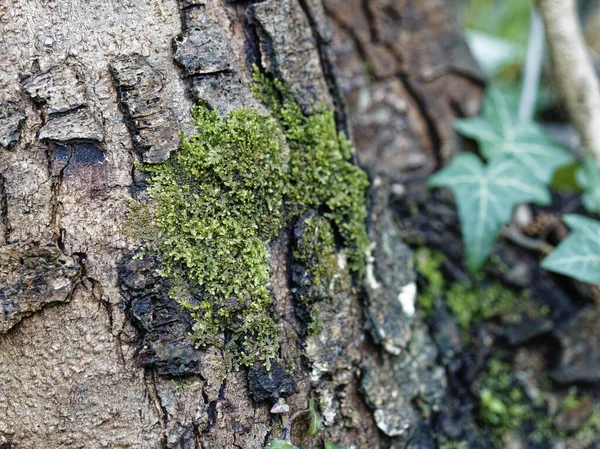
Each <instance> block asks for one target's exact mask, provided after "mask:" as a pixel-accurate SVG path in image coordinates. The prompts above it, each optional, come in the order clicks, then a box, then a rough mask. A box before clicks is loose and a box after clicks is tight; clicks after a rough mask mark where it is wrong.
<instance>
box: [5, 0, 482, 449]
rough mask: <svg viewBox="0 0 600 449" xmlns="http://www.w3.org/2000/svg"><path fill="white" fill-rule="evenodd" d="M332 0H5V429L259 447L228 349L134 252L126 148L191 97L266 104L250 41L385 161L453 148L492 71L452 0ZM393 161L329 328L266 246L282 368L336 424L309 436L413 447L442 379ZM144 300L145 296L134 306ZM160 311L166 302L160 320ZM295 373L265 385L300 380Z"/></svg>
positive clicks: (427, 162) (185, 124) (181, 115)
mask: <svg viewBox="0 0 600 449" xmlns="http://www.w3.org/2000/svg"><path fill="white" fill-rule="evenodd" d="M324 3H325V5H323V4H322V3H321V1H320V0H265V1H262V2H251V1H217V0H212V1H211V0H205V1H201V0H180V1H179V2H177V1H175V0H127V1H125V0H121V1H112V2H109V1H100V0H94V1H83V0H73V1H60V0H59V1H54V2H39V1H31V2H30V1H26V2H25V1H24V2H21V1H10V2H6V3H4V4H3V5H0V36H1V37H0V61H3V63H2V64H1V65H2V69H0V86H1V89H0V146H1V148H0V194H1V200H0V214H1V220H0V244H2V245H4V247H3V249H1V251H2V252H1V253H0V260H2V261H3V262H2V263H3V267H2V270H0V291H1V293H2V295H1V296H0V305H1V306H2V309H0V312H3V315H2V314H0V447H2V448H3V449H4V448H14V449H39V448H42V447H43V448H102V447H108V448H132V449H133V448H182V449H183V448H185V449H189V448H198V449H200V448H215V449H217V448H233V447H238V448H252V449H256V448H262V447H263V446H264V444H265V443H266V441H268V440H269V439H270V438H274V437H280V436H281V424H280V421H279V417H278V416H274V415H271V414H270V413H269V410H270V407H271V403H270V402H269V401H268V400H264V401H260V402H256V401H255V399H261V398H262V397H261V396H260V394H258V393H257V391H255V390H253V389H252V388H250V386H249V381H248V376H249V372H248V370H241V371H238V372H226V371H225V362H224V360H223V356H222V354H221V353H220V352H219V351H217V350H214V349H210V348H209V349H207V350H205V351H194V350H193V349H192V348H191V344H190V342H189V341H188V340H187V338H186V329H187V327H186V326H188V325H189V323H188V321H187V318H186V317H185V316H184V315H182V313H181V311H180V310H176V308H175V306H173V305H172V304H169V303H168V301H167V300H165V296H164V291H163V290H164V289H163V290H161V288H162V287H161V286H160V281H158V280H156V279H153V278H152V277H151V276H150V275H149V274H148V273H149V272H150V271H151V270H149V268H148V267H145V266H139V265H135V264H133V263H132V262H131V260H130V258H131V255H132V254H133V251H134V250H135V249H136V248H138V247H139V244H140V242H138V241H136V240H135V238H133V237H131V236H129V235H128V234H127V233H125V232H124V230H125V227H126V223H125V217H126V211H127V209H128V204H129V202H130V201H131V200H132V197H136V195H143V185H142V184H141V183H140V179H141V176H140V173H139V172H138V171H137V169H136V168H135V166H134V163H135V162H136V161H144V162H150V163H152V162H160V161H164V160H165V159H166V158H167V157H168V156H169V154H170V153H171V152H173V151H175V150H176V149H177V145H178V133H179V131H180V130H183V131H184V132H191V130H192V128H191V122H190V108H191V106H192V105H193V103H194V101H195V100H197V99H201V100H203V101H206V102H207V103H208V104H209V105H210V106H211V107H213V108H215V109H216V110H217V111H218V112H219V113H221V114H223V115H226V114H227V113H228V112H230V111H231V110H233V109H235V108H239V107H257V108H259V109H261V110H263V112H266V111H265V110H264V108H263V107H262V106H261V105H260V104H258V102H257V101H256V100H255V99H254V98H253V97H252V95H251V92H250V89H249V87H248V84H249V81H250V78H251V65H252V64H253V63H256V64H258V65H259V66H260V67H262V68H263V69H264V70H266V71H267V72H269V73H271V74H273V75H274V76H276V77H279V78H281V79H282V80H284V81H285V82H286V83H288V84H289V86H290V88H291V91H292V92H293V94H294V95H295V96H296V98H297V99H298V101H299V102H300V103H301V104H302V106H303V108H304V109H305V110H306V111H310V110H311V107H312V102H313V101H324V102H325V103H326V104H327V105H329V106H331V107H333V108H335V109H336V112H337V119H338V126H339V128H340V129H342V130H347V131H348V132H349V133H350V134H351V135H353V136H354V138H355V142H356V144H357V148H358V150H359V153H360V156H361V158H362V160H363V161H364V162H365V163H367V164H372V165H376V166H377V169H378V170H380V171H383V172H386V173H385V175H386V176H391V177H392V178H394V179H401V178H402V173H404V172H405V171H406V170H412V171H413V172H417V173H422V174H423V175H425V174H427V173H430V172H431V171H432V170H433V169H434V168H435V167H436V165H438V164H441V163H444V162H445V161H447V160H448V159H449V157H450V156H451V154H453V153H454V152H455V151H456V148H457V142H458V140H457V137H456V135H455V134H454V132H453V131H452V128H451V121H452V119H453V118H454V117H456V116H461V115H465V114H471V113H474V112H475V111H476V109H477V104H478V103H477V100H478V97H479V91H480V84H481V75H480V74H479V72H478V71H477V70H476V69H474V68H473V67H474V64H473V61H472V59H471V58H470V56H469V54H468V51H467V50H466V47H465V46H464V43H463V42H462V39H461V37H460V35H459V34H458V33H457V31H456V28H455V27H454V26H453V25H452V23H451V21H449V18H448V13H447V11H446V8H445V7H444V5H443V3H441V2H440V1H438V0H435V1H431V0H428V1H424V2H423V1H404V0H396V1H392V0H378V1H374V2H362V1H360V0H348V1H340V0H327V1H325V2H324ZM346 105H347V106H346ZM386 176H384V177H383V178H379V177H377V178H374V180H375V181H374V184H375V186H376V187H377V189H375V190H374V193H373V195H372V201H374V203H373V204H374V206H373V211H374V212H373V214H374V215H372V217H371V227H370V236H371V238H372V240H373V248H372V256H373V257H372V259H371V265H370V267H369V271H368V273H370V277H369V278H368V279H367V283H366V292H367V297H368V298H369V299H370V302H369V301H367V300H366V299H365V298H364V297H363V295H361V294H358V292H359V290H352V291H347V292H343V294H340V295H337V296H336V297H335V298H334V300H333V301H332V302H331V303H323V304H321V305H320V306H319V307H320V315H321V319H322V321H323V322H324V323H327V325H326V326H325V328H324V330H323V332H322V333H321V334H319V335H316V336H307V335H306V329H303V324H302V323H301V322H300V320H299V319H298V317H297V314H296V311H295V302H294V299H293V295H292V294H291V285H290V279H289V274H288V273H289V267H288V263H291V262H290V261H291V258H290V257H289V254H290V251H291V247H292V246H293V244H294V243H293V241H292V236H291V235H290V234H289V233H288V232H282V234H281V236H280V237H279V239H278V240H277V241H276V242H275V243H274V244H273V245H272V248H271V265H272V267H271V273H272V274H271V286H272V289H273V294H274V297H275V312H276V314H277V315H278V319H279V321H280V322H281V323H282V330H281V335H280V339H281V342H282V348H281V358H282V360H283V371H284V372H285V376H287V377H286V379H288V381H289V382H292V379H293V383H295V390H296V393H295V394H292V395H291V396H289V397H288V398H287V403H288V404H289V405H290V408H291V410H292V411H297V410H302V409H305V408H306V407H307V403H308V398H309V396H310V395H311V394H312V395H313V396H314V397H316V398H317V399H318V400H319V402H320V413H321V415H322V420H323V422H324V424H325V428H324V431H323V432H322V433H321V434H320V435H318V436H317V437H315V438H312V439H311V438H308V439H306V440H304V443H303V444H304V446H303V447H321V445H322V439H323V437H327V438H328V439H331V440H332V441H334V442H336V443H337V444H339V445H340V446H341V447H346V448H352V447H354V448H366V447H369V448H374V447H394V448H401V447H407V444H409V441H411V440H413V441H415V439H417V440H418V437H419V435H420V434H419V432H420V431H421V430H420V429H421V428H422V427H423V425H425V424H423V423H425V422H426V420H427V418H428V416H430V414H431V413H433V411H434V410H435V408H436V407H437V406H438V405H439V402H440V400H441V397H442V396H443V394H444V388H445V377H444V373H443V369H441V368H440V367H439V366H437V365H436V354H437V349H436V347H435V345H434V344H433V342H432V341H431V338H430V337H429V336H428V335H427V331H426V329H425V326H424V324H423V322H422V321H421V318H420V317H419V315H418V313H417V314H413V313H411V311H410V308H409V309H407V308H406V307H399V303H398V299H399V295H400V294H402V292H404V291H405V289H406V288H407V286H408V289H409V291H408V292H409V293H410V288H411V287H410V285H411V283H414V274H413V271H412V262H411V259H410V254H409V251H408V249H407V248H406V247H405V246H404V244H403V243H402V242H401V241H400V238H399V236H398V233H397V230H396V229H395V224H394V223H393V221H392V220H391V219H390V217H389V216H388V215H387V212H386V207H387V190H386V189H387V188H388V187H389V185H388V182H387V181H386V179H385V177H386ZM37 242H39V243H37ZM36 245H37V246H36ZM45 247H47V248H49V249H48V250H47V252H46V253H43V254H42V253H41V252H40V251H41V250H40V249H39V248H45ZM32 248H33V249H32ZM7 254H8V255H10V254H12V256H10V257H12V259H10V257H9V256H8V255H7ZM15 258H16V259H15ZM4 259H6V260H7V261H6V262H4ZM8 259H10V260H12V262H10V261H8ZM15 260H19V261H20V262H19V263H16V262H14V261H15ZM57 261H58V262H57ZM11 264H12V265H11ZM57 264H61V265H57ZM6 267H11V268H10V269H5V268H6ZM36 270H37V271H36ZM145 270H146V271H145ZM40 292H41V293H40ZM45 292H51V293H47V294H46V293H45ZM36 295H38V296H36ZM40 295H41V296H43V298H40V297H39V296H40ZM413 296H414V295H413ZM15 298H17V299H18V300H17V299H15ZM149 298H150V299H149ZM146 300H148V301H150V303H151V307H150V310H149V311H148V314H149V315H144V314H143V313H142V312H139V310H137V309H136V310H133V311H132V304H134V305H135V304H138V303H139V302H140V301H141V302H143V301H146ZM412 300H414V297H413V298H412ZM365 301H367V302H365ZM48 302H52V303H53V304H52V305H50V306H48V304H46V303H48ZM365 305H367V310H366V313H365V311H364V310H363V309H364V307H365ZM9 308H10V310H9ZM9 312H10V313H9ZM160 314H164V316H163V318H164V317H166V318H169V319H170V320H171V321H172V322H173V323H175V324H174V325H171V324H169V325H168V326H166V327H162V325H161V324H160V323H158V324H157V323H154V322H152V319H154V318H155V317H156V316H160ZM6 317H9V318H6ZM151 318H152V319H151ZM390 318H392V319H391V320H390ZM145 320H146V321H145ZM2 332H3V333H2ZM161 351H162V352H161ZM181 374H185V376H183V377H182V376H181ZM259 375H261V368H260V367H253V368H252V369H251V370H250V377H251V378H253V379H255V378H256V376H259ZM174 379H175V382H174V381H173V380H174ZM282 385H283V384H281V385H279V387H280V391H271V392H270V393H269V394H267V395H266V396H265V397H271V398H276V396H277V395H282V396H283V395H286V396H287V395H288V394H287V393H285V394H284V392H283V390H281V388H283V386H282ZM289 385H291V383H290V384H289ZM289 385H288V387H289V388H291V387H290V386H289ZM407 385H412V386H411V387H410V388H407ZM286 388H287V387H286ZM288 393H289V392H288ZM257 395H258V396H257ZM269 395H270V396H269ZM417 399H418V401H420V405H419V407H416V406H415V401H416V400H417ZM301 427H302V425H300V426H299V427H298V429H297V430H296V431H295V434H294V438H295V441H300V440H302V438H303V435H304V429H302V428H301ZM428 438H429V440H430V439H431V437H428ZM429 440H427V441H429ZM411 447H429V446H411Z"/></svg>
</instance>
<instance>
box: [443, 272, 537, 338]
mask: <svg viewBox="0 0 600 449" xmlns="http://www.w3.org/2000/svg"><path fill="white" fill-rule="evenodd" d="M527 296H528V295H527V292H523V293H520V294H519V293H516V292H514V291H512V290H510V289H507V288H506V287H505V286H503V285H502V284H501V283H500V282H494V283H492V284H483V283H482V282H481V280H478V279H476V280H475V283H470V282H455V283H453V284H452V285H451V286H450V288H449V289H448V291H447V292H446V303H447V304H448V307H449V308H450V310H451V311H452V313H453V314H454V316H455V317H456V320H457V321H458V324H459V325H460V326H461V328H462V329H463V330H467V329H468V328H469V327H470V326H471V324H473V323H477V322H480V321H483V320H487V319H490V318H493V317H496V316H501V315H505V314H507V313H509V312H514V311H515V307H517V306H518V305H519V304H521V303H523V302H524V301H525V300H526V299H527Z"/></svg>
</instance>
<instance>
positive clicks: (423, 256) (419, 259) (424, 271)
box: [414, 247, 446, 317]
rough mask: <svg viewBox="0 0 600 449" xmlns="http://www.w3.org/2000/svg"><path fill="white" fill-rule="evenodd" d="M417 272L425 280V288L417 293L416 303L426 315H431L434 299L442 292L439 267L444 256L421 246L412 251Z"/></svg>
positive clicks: (442, 280)
mask: <svg viewBox="0 0 600 449" xmlns="http://www.w3.org/2000/svg"><path fill="white" fill-rule="evenodd" d="M414 258H415V266H416V267H417V272H418V273H419V275H420V276H422V277H423V279H424V280H425V282H426V284H427V285H426V286H425V287H426V288H425V289H424V290H423V291H422V292H420V293H419V300H418V305H419V308H420V309H421V310H423V312H424V313H425V315H426V316H428V317H431V316H432V315H433V309H434V305H435V299H436V298H437V297H438V296H441V295H443V294H444V287H445V284H446V282H445V280H444V275H443V274H442V271H441V268H442V265H443V264H444V261H445V260H446V256H444V254H442V253H441V252H439V251H435V250H432V249H430V248H426V247H421V248H418V249H417V250H416V251H415V253H414Z"/></svg>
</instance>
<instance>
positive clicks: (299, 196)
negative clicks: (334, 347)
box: [133, 74, 368, 366]
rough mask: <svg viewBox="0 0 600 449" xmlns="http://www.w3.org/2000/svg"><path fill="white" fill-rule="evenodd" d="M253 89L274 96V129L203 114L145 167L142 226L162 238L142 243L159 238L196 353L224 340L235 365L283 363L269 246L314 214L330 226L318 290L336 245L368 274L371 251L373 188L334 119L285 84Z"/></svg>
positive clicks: (317, 252) (257, 117) (250, 112)
mask: <svg viewBox="0 0 600 449" xmlns="http://www.w3.org/2000/svg"><path fill="white" fill-rule="evenodd" d="M255 81H256V84H255V86H254V90H255V92H256V93H257V94H259V96H260V98H262V99H263V100H265V101H266V97H265V96H264V95H262V94H264V93H266V92H271V93H273V97H272V98H270V99H269V101H267V102H266V103H267V105H268V106H270V107H271V108H272V110H273V117H275V118H268V117H264V116H262V115H261V114H260V113H259V112H258V111H256V110H254V109H238V110H235V111H233V112H231V113H230V114H229V116H228V117H227V120H223V119H222V118H221V117H220V116H219V115H218V114H217V113H216V112H215V111H211V110H209V109H208V108H207V107H205V106H203V105H199V106H196V107H194V109H193V113H192V115H193V122H194V125H195V128H196V133H195V134H194V135H192V136H190V137H187V138H185V137H183V136H182V143H181V147H180V150H179V151H178V152H177V153H175V154H173V155H172V156H171V157H170V158H169V159H168V160H167V161H166V162H164V163H162V164H158V165H150V166H146V167H145V169H146V171H147V172H148V173H149V175H150V176H149V188H148V192H149V196H150V202H149V207H148V210H149V215H150V219H148V220H147V223H145V224H144V223H141V221H140V223H138V225H140V226H150V227H152V231H151V232H146V231H144V232H142V234H144V235H145V237H144V238H146V239H148V238H149V237H148V235H152V236H153V237H152V243H153V246H154V249H156V250H157V251H158V253H159V254H160V256H161V258H162V260H163V263H164V266H165V270H164V274H165V275H166V276H170V277H171V279H172V285H173V287H172V288H171V290H170V296H171V297H172V298H173V299H174V300H177V301H179V302H180V303H181V304H182V305H183V306H184V307H186V308H187V309H189V310H190V311H191V313H192V315H193V318H194V326H193V335H192V337H193V338H194V341H195V343H196V345H197V346H198V347H199V346H202V345H205V344H219V343H218V341H217V336H218V335H220V334H224V335H225V337H226V339H227V348H226V349H227V352H226V355H227V356H228V357H229V358H230V359H231V360H232V362H233V364H234V365H235V366H239V365H251V364H252V363H253V362H254V360H257V359H259V360H264V361H266V362H267V363H268V361H269V360H271V359H273V358H275V357H276V355H277V351H278V348H279V344H278V341H277V333H278V327H277V324H276V322H275V319H274V313H273V310H272V309H273V303H272V298H271V294H270V291H269V265H268V251H267V245H268V243H269V242H270V241H272V240H273V239H274V238H275V237H276V236H277V234H278V233H279V231H280V230H281V228H282V227H283V225H284V224H285V223H286V221H287V220H288V219H290V218H293V217H299V216H300V215H302V214H304V213H306V212H307V211H309V210H318V211H320V212H321V213H322V214H323V216H324V217H325V218H326V219H323V220H324V223H326V224H324V223H322V224H320V225H319V226H320V229H321V231H319V232H317V239H316V240H315V241H314V242H312V243H313V247H312V248H308V247H307V253H306V254H307V255H306V257H310V258H311V259H315V258H317V257H324V259H323V261H325V262H324V263H322V264H319V265H317V266H314V267H312V266H311V270H313V272H312V275H313V277H314V279H315V282H317V283H320V284H324V283H326V282H327V280H328V279H329V278H330V277H331V269H332V268H331V267H332V265H331V263H332V261H333V256H334V254H335V250H336V246H337V245H336V244H337V243H339V244H341V245H342V246H345V247H347V248H348V252H349V257H350V258H351V259H352V262H353V265H352V267H351V268H352V269H354V270H355V271H356V272H362V267H363V266H364V247H365V246H366V242H367V236H366V231H365V218H366V209H365V191H366V188H367V186H368V181H367V177H366V175H365V173H364V172H363V171H362V170H360V169H359V168H358V167H355V166H354V165H353V164H352V162H351V157H352V153H353V149H352V147H351V146H350V143H349V142H348V140H347V139H346V138H345V137H344V136H343V135H341V134H338V133H337V131H336V127H335V121H334V116H333V112H331V111H328V110H326V109H325V108H324V107H319V108H316V110H315V113H314V114H312V115H310V116H304V115H303V114H302V111H301V109H300V107H299V105H298V104H297V103H296V102H295V101H294V99H293V97H292V96H291V95H290V94H289V92H288V90H287V89H286V88H284V86H283V84H282V83H280V82H278V81H270V80H267V79H266V78H264V77H263V76H261V75H258V74H257V75H256V76H255ZM261 93H262V94H261ZM282 129H283V132H282ZM144 207H145V206H144ZM144 207H139V208H137V209H138V210H137V211H136V210H134V211H133V212H134V213H133V216H135V215H136V213H137V212H139V211H141V210H144ZM134 209H136V208H134ZM329 223H332V224H333V226H331V225H330V224H329ZM327 226H329V228H327ZM308 244H309V245H310V242H308ZM319 245H321V246H320V247H319Z"/></svg>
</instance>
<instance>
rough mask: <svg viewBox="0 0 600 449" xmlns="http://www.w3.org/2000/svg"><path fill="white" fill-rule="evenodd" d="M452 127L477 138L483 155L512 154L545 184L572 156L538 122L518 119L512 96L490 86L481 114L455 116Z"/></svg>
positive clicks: (490, 158)
mask: <svg viewBox="0 0 600 449" xmlns="http://www.w3.org/2000/svg"><path fill="white" fill-rule="evenodd" d="M454 127H455V129H456V130H457V131H458V132H459V133H460V134H462V135H463V136H465V137H469V138H471V139H474V140H475V141H477V143H478V144H479V150H480V151H481V155H482V156H483V157H484V158H485V159H487V160H493V159H497V158H502V157H506V156H509V157H513V158H515V159H517V160H518V161H519V162H521V163H522V164H523V165H524V167H525V168H526V169H527V170H529V171H530V172H531V174H532V175H533V176H535V177H536V178H537V179H538V180H539V181H541V182H543V183H544V184H547V183H549V182H550V180H551V179H552V175H553V174H554V172H555V171H556V170H557V169H558V168H560V167H562V166H564V165H567V164H569V163H571V162H573V160H574V158H573V156H572V155H571V153H569V152H568V151H567V150H565V149H564V148H563V147H562V146H561V145H560V144H558V143H557V142H555V141H554V140H552V138H550V136H549V135H548V134H547V133H546V132H545V131H544V130H543V129H542V128H541V127H540V126H538V125H536V124H535V123H533V122H527V121H521V120H519V119H518V113H517V107H516V105H515V104H514V102H513V101H512V100H511V98H510V97H509V96H508V95H506V94H504V92H502V91H501V90H499V89H497V88H495V87H493V86H492V87H490V88H488V90H487V91H486V96H485V98H484V101H483V114H482V115H481V116H480V117H473V118H469V119H459V120H456V121H455V122H454Z"/></svg>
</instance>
